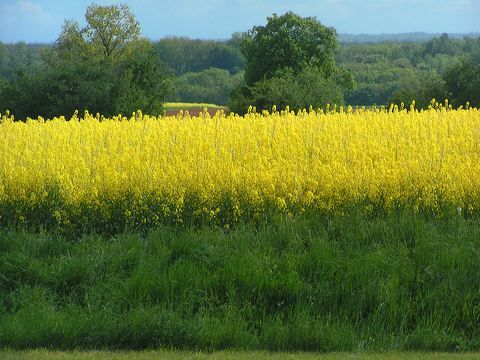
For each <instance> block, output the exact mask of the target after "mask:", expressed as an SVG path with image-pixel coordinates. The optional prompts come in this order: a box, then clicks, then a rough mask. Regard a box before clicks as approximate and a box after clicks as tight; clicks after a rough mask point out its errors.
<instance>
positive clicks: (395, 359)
mask: <svg viewBox="0 0 480 360" xmlns="http://www.w3.org/2000/svg"><path fill="white" fill-rule="evenodd" d="M0 357H1V358H2V359H3V360H17V359H20V360H21V359H27V360H30V359H35V360H43V359H45V360H50V359H62V360H65V359H73V360H75V359H82V360H83V359H92V360H94V359H95V360H100V359H106V360H108V359H133V360H136V359H146V360H153V359H169V360H170V359H171V360H176V359H192V360H204V359H205V360H216V359H218V360H237V359H242V360H255V359H261V360H263V359H266V360H284V359H286V360H288V359H300V360H303V359H305V360H309V359H322V360H344V359H347V360H383V359H385V360H403V359H409V360H429V359H432V360H443V359H445V360H447V359H458V360H460V359H479V358H480V354H474V353H460V354H452V353H414V352H408V353H329V354H322V353H275V352H246V351H234V352H232V351H221V352H213V353H205V352H184V351H138V352H104V351H91V352H77V351H76V352H54V351H47V350H33V351H26V352H19V351H0Z"/></svg>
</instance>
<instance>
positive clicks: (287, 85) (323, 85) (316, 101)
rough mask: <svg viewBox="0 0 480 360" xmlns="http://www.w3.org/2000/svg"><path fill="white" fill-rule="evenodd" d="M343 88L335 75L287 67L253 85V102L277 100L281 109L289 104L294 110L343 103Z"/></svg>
mask: <svg viewBox="0 0 480 360" xmlns="http://www.w3.org/2000/svg"><path fill="white" fill-rule="evenodd" d="M342 90H343V89H342V87H341V86H340V85H339V81H336V80H335V78H334V77H330V78H325V77H324V76H323V75H322V74H321V73H320V72H318V71H317V70H314V69H310V68H307V69H305V70H303V71H301V72H299V73H294V72H293V70H291V69H286V70H284V71H283V72H280V73H279V74H278V75H277V76H274V77H272V78H269V79H265V80H262V81H259V82H257V83H256V84H255V85H253V86H252V87H251V96H252V98H251V99H252V100H251V101H250V104H251V105H254V106H256V107H257V109H268V108H269V107H271V106H272V104H274V105H276V106H277V108H278V109H285V108H286V107H287V106H289V107H290V109H292V110H301V109H308V108H309V107H310V106H313V107H314V108H320V107H325V106H326V105H327V104H339V105H340V104H341V103H342V102H343V92H342ZM232 110H234V109H232ZM238 110H240V109H238Z"/></svg>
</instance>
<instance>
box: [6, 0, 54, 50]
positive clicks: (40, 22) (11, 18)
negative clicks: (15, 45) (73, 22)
mask: <svg viewBox="0 0 480 360" xmlns="http://www.w3.org/2000/svg"><path fill="white" fill-rule="evenodd" d="M0 13H1V14H2V23H3V24H2V28H3V29H2V32H1V33H0V41H6V42H16V41H22V40H26V39H32V40H30V41H42V38H41V35H43V34H45V33H46V32H47V31H48V30H50V29H51V28H52V26H53V25H54V23H55V20H56V19H55V18H54V16H52V15H51V14H50V13H48V12H47V11H45V9H43V8H42V6H41V5H40V4H38V3H36V2H34V1H30V0H6V1H5V0H0Z"/></svg>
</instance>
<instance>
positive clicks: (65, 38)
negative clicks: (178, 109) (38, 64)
mask: <svg viewBox="0 0 480 360" xmlns="http://www.w3.org/2000/svg"><path fill="white" fill-rule="evenodd" d="M85 17H86V21H87V25H86V26H85V27H84V28H81V27H80V25H79V24H78V23H76V22H74V21H66V22H65V24H64V26H63V29H62V32H61V33H60V35H59V37H58V39H57V42H56V44H55V46H54V47H52V48H51V49H49V50H47V51H45V52H44V53H43V61H44V63H45V68H44V69H42V71H38V72H36V73H35V74H31V75H28V74H27V75H24V76H21V77H20V76H19V77H18V78H17V79H15V80H14V81H12V83H11V84H8V85H7V86H6V88H5V90H4V91H3V93H2V95H1V98H3V99H5V102H4V104H7V105H8V106H9V109H10V110H11V111H13V112H14V113H15V114H16V115H17V118H19V117H20V118H25V117H27V116H30V117H36V116H38V115H42V116H45V117H52V116H57V115H66V116H68V115H69V114H73V112H74V111H75V110H83V109H88V110H89V111H90V112H92V113H96V112H99V113H102V114H104V115H106V116H111V115H115V114H119V113H124V114H130V113H131V112H132V111H135V110H138V109H141V110H142V111H144V112H145V113H153V114H155V113H156V114H159V113H161V112H163V107H162V102H163V101H164V99H165V97H166V95H167V94H168V92H169V91H170V87H171V80H170V72H169V70H168V69H167V68H166V66H165V65H164V64H163V63H162V62H161V61H160V60H159V58H158V57H157V56H156V52H155V49H154V48H153V46H152V44H151V43H150V41H148V40H146V39H143V38H141V37H140V27H139V24H138V22H137V21H136V20H135V18H134V16H133V14H132V13H131V12H130V10H129V9H128V7H127V6H126V5H112V6H97V5H91V6H89V7H88V8H87V10H86V15H85ZM22 88H23V89H25V88H28V89H30V90H29V91H28V92H25V93H26V94H23V95H21V96H18V95H19V94H18V93H19V92H20V90H21V89H22ZM15 94H16V95H15ZM0 100H1V99H0ZM1 110H2V109H0V111H1Z"/></svg>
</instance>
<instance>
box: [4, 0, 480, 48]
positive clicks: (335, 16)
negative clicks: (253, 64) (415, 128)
mask: <svg viewBox="0 0 480 360" xmlns="http://www.w3.org/2000/svg"><path fill="white" fill-rule="evenodd" d="M92 3H96V4H98V5H111V4H115V3H118V2H115V1H111V0H110V1H105V0H96V1H95V0H0V19H1V20H0V21H1V27H0V41H2V42H7V43H12V42H17V41H25V42H27V43H49V42H53V41H55V40H56V39H57V37H58V35H59V33H60V31H61V28H62V24H63V22H64V21H65V19H73V20H77V21H78V22H79V23H80V24H82V25H84V24H85V22H84V15H85V9H86V8H87V6H89V5H91V4H92ZM120 3H123V4H127V5H128V6H129V7H130V9H131V10H132V12H133V13H134V15H135V16H136V18H137V20H138V21H139V22H140V25H141V28H142V35H143V36H145V37H147V38H150V39H151V40H158V39H161V38H163V37H165V36H187V37H190V38H195V39H197V38H198V39H228V38H229V37H230V36H231V35H232V34H233V33H234V32H238V31H246V30H248V29H250V28H252V27H253V26H255V25H264V24H265V23H266V18H267V17H268V16H270V15H272V14H273V13H276V14H278V15H281V14H283V13H285V12H287V11H293V12H295V13H296V14H298V15H301V16H315V17H316V18H317V20H319V21H320V22H321V23H322V24H324V25H327V26H333V27H334V28H336V29H337V32H338V33H348V34H393V33H408V32H429V33H444V32H447V33H469V32H477V33H478V32H480V0H158V1H157V0H123V1H120Z"/></svg>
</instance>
